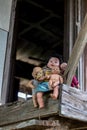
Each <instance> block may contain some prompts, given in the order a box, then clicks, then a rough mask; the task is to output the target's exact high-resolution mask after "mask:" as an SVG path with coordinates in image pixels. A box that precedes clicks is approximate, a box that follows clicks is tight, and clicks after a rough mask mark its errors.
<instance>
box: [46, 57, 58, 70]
mask: <svg viewBox="0 0 87 130" xmlns="http://www.w3.org/2000/svg"><path fill="white" fill-rule="evenodd" d="M59 65H60V61H59V59H58V58H56V57H51V58H50V59H49V61H48V63H47V66H48V67H49V68H51V69H52V68H54V67H59Z"/></svg>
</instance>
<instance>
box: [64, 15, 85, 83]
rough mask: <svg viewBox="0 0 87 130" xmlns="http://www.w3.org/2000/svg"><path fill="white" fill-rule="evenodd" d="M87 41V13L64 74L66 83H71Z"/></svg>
mask: <svg viewBox="0 0 87 130" xmlns="http://www.w3.org/2000/svg"><path fill="white" fill-rule="evenodd" d="M86 43H87V14H86V16H85V19H84V22H83V24H82V28H81V30H80V32H79V35H78V37H77V39H76V42H75V44H74V47H73V50H72V53H71V56H70V58H69V61H68V66H67V69H66V70H65V73H64V76H65V77H66V76H67V79H66V84H68V85H70V84H71V81H72V77H73V75H74V74H75V71H76V68H77V65H78V62H79V59H80V56H81V55H82V53H83V50H84V48H85V46H86Z"/></svg>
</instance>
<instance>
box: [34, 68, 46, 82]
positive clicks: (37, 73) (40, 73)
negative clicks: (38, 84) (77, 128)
mask: <svg viewBox="0 0 87 130" xmlns="http://www.w3.org/2000/svg"><path fill="white" fill-rule="evenodd" d="M32 76H33V77H34V79H36V80H41V79H42V77H43V76H44V73H43V70H42V68H41V67H34V69H33V72H32Z"/></svg>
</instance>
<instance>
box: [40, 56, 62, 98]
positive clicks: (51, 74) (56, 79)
mask: <svg viewBox="0 0 87 130" xmlns="http://www.w3.org/2000/svg"><path fill="white" fill-rule="evenodd" d="M43 70H44V73H45V75H46V77H47V79H49V81H48V82H49V89H50V90H53V93H51V94H50V96H51V97H52V98H53V99H57V98H58V95H59V84H62V83H63V78H62V76H61V75H60V60H59V58H57V57H55V56H54V57H50V59H49V60H48V63H47V65H46V66H45V67H44V68H43Z"/></svg>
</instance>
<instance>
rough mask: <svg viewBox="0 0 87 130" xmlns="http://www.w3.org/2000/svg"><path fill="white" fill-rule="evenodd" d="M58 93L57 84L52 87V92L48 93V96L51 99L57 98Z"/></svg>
mask: <svg viewBox="0 0 87 130" xmlns="http://www.w3.org/2000/svg"><path fill="white" fill-rule="evenodd" d="M58 95H59V86H56V87H55V88H53V93H51V94H50V96H51V97H52V98H53V99H57V98H58Z"/></svg>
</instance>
